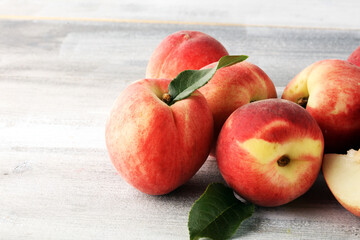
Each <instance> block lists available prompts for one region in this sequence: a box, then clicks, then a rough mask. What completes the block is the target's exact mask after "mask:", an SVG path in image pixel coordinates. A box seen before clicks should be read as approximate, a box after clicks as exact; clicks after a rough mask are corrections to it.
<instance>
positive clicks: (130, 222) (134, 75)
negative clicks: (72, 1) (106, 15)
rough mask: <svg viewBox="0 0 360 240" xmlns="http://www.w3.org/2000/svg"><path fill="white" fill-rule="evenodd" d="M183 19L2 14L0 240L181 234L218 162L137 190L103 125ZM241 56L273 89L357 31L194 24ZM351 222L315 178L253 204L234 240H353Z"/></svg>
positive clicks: (357, 227)
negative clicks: (272, 203) (301, 191)
mask: <svg viewBox="0 0 360 240" xmlns="http://www.w3.org/2000/svg"><path fill="white" fill-rule="evenodd" d="M188 27H189V26H188V25H171V24H170V25H163V24H135V23H132V24H129V23H111V22H108V23H105V22H86V21H84V22H76V21H75V22H73V21H5V20H2V21H0V32H1V33H2V34H1V35H0V239H74V238H76V239H186V238H188V237H187V236H188V232H187V226H186V224H187V218H188V216H187V215H188V212H189V210H190V207H191V205H192V204H193V202H194V201H195V200H196V199H197V198H198V197H199V196H200V194H201V193H202V192H203V191H204V189H205V188H206V186H207V184H208V183H210V182H222V178H221V176H220V174H219V172H218V169H217V166H216V161H215V159H209V160H208V161H207V162H206V164H205V165H204V166H203V167H202V169H201V170H200V171H199V172H198V173H197V174H196V175H195V177H194V178H193V179H192V180H191V181H189V182H188V183H187V184H185V185H184V186H183V187H181V188H179V189H178V190H176V191H174V192H173V193H171V194H169V195H166V196H160V197H154V196H148V195H145V194H142V193H140V192H138V191H137V190H135V189H133V188H132V187H130V186H129V185H128V184H126V183H125V182H124V181H123V180H122V179H121V178H120V176H119V175H118V174H117V173H116V172H115V170H114V168H113V166H112V165H111V162H110V160H109V159H108V156H107V152H106V149H105V144H104V124H105V120H106V117H107V114H108V111H109V109H110V107H111V105H112V102H113V101H114V100H115V97H116V96H117V95H118V94H119V92H120V91H121V90H122V89H124V87H125V86H126V85H127V84H129V83H130V82H132V81H134V80H137V79H139V78H142V77H143V76H144V75H145V67H146V63H147V60H148V59H149V57H150V55H151V53H152V51H153V49H154V48H155V47H156V45H157V44H158V43H159V42H160V41H161V40H162V39H163V38H164V37H165V36H166V35H168V34H170V33H172V32H175V31H177V30H180V29H185V28H188ZM191 28H192V29H196V30H200V31H203V32H206V33H208V34H210V35H212V36H214V37H215V38H217V39H219V40H220V41H221V42H223V44H224V45H225V46H226V47H227V48H228V50H229V52H230V53H233V54H248V55H250V58H249V61H252V62H254V63H255V64H257V65H259V66H260V67H262V68H263V69H264V70H265V72H267V73H268V74H269V76H270V77H271V78H272V79H273V81H274V83H275V85H276V86H277V88H278V90H279V91H282V89H283V87H284V86H285V85H286V83H287V82H288V81H289V80H290V79H291V78H292V77H293V76H294V75H295V74H296V73H297V72H298V71H300V70H301V69H302V68H304V67H306V66H307V65H309V64H311V63H312V62H314V61H317V60H321V59H325V58H342V59H345V58H347V56H348V54H350V52H351V51H352V50H353V49H355V48H356V47H357V45H358V42H359V39H360V35H359V32H358V31H343V30H315V29H290V28H281V29H277V28H266V27H262V28H259V27H230V26H227V27H225V26H201V25H196V26H191ZM359 234H360V220H359V218H356V217H355V216H353V215H352V214H350V213H349V212H347V211H346V210H345V209H343V208H342V207H341V206H340V205H339V204H338V203H337V202H336V200H335V199H334V198H333V197H332V195H331V193H330V192H329V190H328V189H327V187H326V185H325V182H324V180H323V178H322V177H321V176H320V177H319V179H318V181H317V182H316V184H315V185H314V187H313V188H312V189H311V190H310V191H309V192H308V193H307V194H306V195H304V196H303V197H301V198H299V199H298V200H296V201H294V202H292V203H290V204H288V205H285V206H282V207H277V208H260V207H259V208H257V209H256V213H255V214H254V216H253V217H252V218H251V219H249V220H247V221H245V222H244V224H243V225H242V226H241V227H240V229H239V231H238V232H237V233H236V236H235V238H239V239H274V238H278V239H314V238H316V239H357V238H358V237H359Z"/></svg>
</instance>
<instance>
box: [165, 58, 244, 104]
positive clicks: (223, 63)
mask: <svg viewBox="0 0 360 240" xmlns="http://www.w3.org/2000/svg"><path fill="white" fill-rule="evenodd" d="M247 58H248V56H245V55H238V56H224V57H222V58H220V60H219V62H218V63H217V65H216V67H214V68H210V69H202V70H185V71H183V72H181V73H180V74H179V75H177V76H176V77H175V78H174V79H173V80H172V81H171V82H170V84H169V94H170V96H171V99H172V101H171V102H170V105H171V104H173V103H174V102H176V101H179V100H182V99H185V98H187V97H188V96H190V95H191V93H193V92H194V91H195V90H196V89H199V88H200V87H202V86H204V85H205V84H206V83H207V82H209V81H210V79H211V78H212V77H213V76H214V74H215V72H216V71H217V70H218V69H220V68H223V67H228V66H231V65H233V64H235V63H238V62H242V61H244V60H246V59H247Z"/></svg>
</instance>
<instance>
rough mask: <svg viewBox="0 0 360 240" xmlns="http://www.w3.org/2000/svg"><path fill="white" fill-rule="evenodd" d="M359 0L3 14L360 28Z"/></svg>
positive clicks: (206, 2) (158, 4)
mask: <svg viewBox="0 0 360 240" xmlns="http://www.w3.org/2000/svg"><path fill="white" fill-rule="evenodd" d="M359 10H360V1H356V0H343V1H328V0H315V1H313V0H304V1H297V0H290V1H289V0H277V1H263V0H252V1H248V0H238V1H233V0H223V1H215V0H198V1H193V0H182V1H176V0H152V1H143V0H121V1H113V0H103V1H96V0H76V1H69V0H68V1H56V0H28V1H26V0H11V1H0V15H5V16H14V15H15V16H36V17H60V18H97V19H101V18H102V19H104V18H105V19H132V20H143V21H147V20H156V21H165V22H168V21H181V22H205V23H223V24H248V25H262V26H291V27H307V28H309V27H310V28H342V29H357V30H359V29H360V14H359Z"/></svg>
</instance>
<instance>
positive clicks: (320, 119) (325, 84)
mask: <svg viewBox="0 0 360 240" xmlns="http://www.w3.org/2000/svg"><path fill="white" fill-rule="evenodd" d="M282 98H283V99H287V100H290V101H292V102H297V103H299V104H301V105H303V106H304V107H305V108H306V110H307V111H308V112H309V113H310V114H311V115H312V116H313V117H314V118H315V120H316V121H317V123H318V124H319V126H320V128H321V129H322V131H323V134H324V138H325V151H326V152H327V153H340V152H346V150H347V149H351V148H355V149H357V148H359V147H360V137H359V136H360V121H359V119H360V68H359V67H357V66H355V65H353V64H351V63H349V62H347V61H343V60H323V61H319V62H316V63H314V64H312V65H310V66H309V67H307V68H305V69H304V70H303V71H301V72H300V73H299V74H298V75H297V76H295V78H294V79H292V80H291V81H290V83H289V84H288V85H287V86H286V88H285V90H284V92H283V95H282Z"/></svg>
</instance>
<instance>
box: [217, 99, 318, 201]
mask: <svg viewBox="0 0 360 240" xmlns="http://www.w3.org/2000/svg"><path fill="white" fill-rule="evenodd" d="M323 150H324V139H323V135H322V132H321V129H320V128H319V126H318V124H317V123H316V121H315V119H313V118H312V117H311V115H310V114H309V113H308V112H307V111H306V110H305V109H303V108H302V107H300V106H299V105H297V104H295V103H292V102H290V101H287V100H281V99H266V100H260V101H256V102H254V103H249V104H246V105H244V106H242V107H240V108H238V109H237V110H235V111H234V112H233V113H232V114H231V115H230V117H229V118H228V119H227V120H226V122H225V124H224V126H223V128H222V130H221V132H220V135H219V138H218V143H217V147H216V157H217V162H218V166H219V169H220V172H221V174H222V176H223V177H224V179H225V181H226V182H227V183H228V185H229V186H230V187H231V188H233V189H234V190H235V192H236V193H237V194H239V195H240V196H241V197H243V198H244V199H246V200H248V201H250V202H252V203H254V204H257V205H260V206H267V207H270V206H279V205H282V204H286V203H288V202H290V201H292V200H294V199H296V198H298V197H299V196H301V195H302V194H304V193H305V192H306V191H307V190H308V189H309V188H310V187H311V186H312V184H313V183H314V182H315V180H316V178H317V176H318V174H319V171H320V168H321V163H322V157H323Z"/></svg>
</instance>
